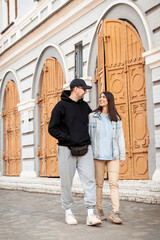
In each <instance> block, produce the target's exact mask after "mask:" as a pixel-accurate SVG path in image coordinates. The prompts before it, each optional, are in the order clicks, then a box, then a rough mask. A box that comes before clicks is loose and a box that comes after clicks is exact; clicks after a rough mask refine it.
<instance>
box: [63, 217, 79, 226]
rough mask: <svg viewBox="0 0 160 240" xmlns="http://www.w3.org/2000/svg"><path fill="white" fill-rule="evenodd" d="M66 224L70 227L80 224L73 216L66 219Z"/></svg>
mask: <svg viewBox="0 0 160 240" xmlns="http://www.w3.org/2000/svg"><path fill="white" fill-rule="evenodd" d="M65 223H67V224H68V225H76V224H78V222H77V220H76V219H75V217H74V215H73V214H67V215H66V217H65Z"/></svg>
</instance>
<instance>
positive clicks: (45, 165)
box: [37, 58, 65, 177]
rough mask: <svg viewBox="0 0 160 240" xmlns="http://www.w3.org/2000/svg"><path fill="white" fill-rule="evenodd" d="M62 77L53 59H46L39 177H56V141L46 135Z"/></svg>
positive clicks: (42, 81) (59, 93)
mask: <svg viewBox="0 0 160 240" xmlns="http://www.w3.org/2000/svg"><path fill="white" fill-rule="evenodd" d="M64 83H65V81H64V75H63V70H62V67H61V65H60V63H59V62H58V61H57V60H56V59H54V58H47V59H46V60H45V66H44V67H43V75H42V80H41V91H40V98H39V99H38V101H37V103H38V104H39V106H40V150H39V151H38V155H39V156H40V176H41V177H42V176H43V177H57V176H59V173H58V160H57V140H56V139H55V138H53V137H51V136H50V135H49V133H48V124H49V120H50V116H51V111H52V109H53V107H54V106H55V105H56V103H57V102H58V101H59V100H60V96H61V93H62V90H63V84H64Z"/></svg>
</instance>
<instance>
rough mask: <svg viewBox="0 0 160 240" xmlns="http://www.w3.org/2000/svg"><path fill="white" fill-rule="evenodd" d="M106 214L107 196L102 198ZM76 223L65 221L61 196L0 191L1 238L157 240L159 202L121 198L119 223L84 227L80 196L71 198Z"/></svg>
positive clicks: (34, 239) (158, 232)
mask: <svg viewBox="0 0 160 240" xmlns="http://www.w3.org/2000/svg"><path fill="white" fill-rule="evenodd" d="M103 207H104V212H105V214H106V216H108V215H109V213H110V211H111V202H110V200H109V199H103ZM72 210H73V213H74V214H75V216H76V218H77V220H78V223H79V224H78V225H75V226H68V225H67V224H65V223H64V211H63V209H62V208H61V203H60V195H51V194H39V193H29V192H23V191H10V190H0V240H6V239H8V240H83V239H85V240H108V239H109V240H111V239H113V240H122V239H123V240H125V239H126V240H132V239H135V240H153V239H157V240H158V239H160V205H153V204H143V203H135V202H127V201H121V217H122V219H123V220H124V223H123V224H122V225H115V224H112V223H110V222H109V221H105V222H103V223H102V225H100V226H86V208H85V206H84V201H83V198H80V197H74V205H73V208H72Z"/></svg>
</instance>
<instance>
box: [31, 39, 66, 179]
mask: <svg viewBox="0 0 160 240" xmlns="http://www.w3.org/2000/svg"><path fill="white" fill-rule="evenodd" d="M46 58H56V59H57V60H58V62H59V63H60V64H61V67H62V69H63V73H64V78H65V81H66V84H65V85H66V86H67V85H68V83H69V80H68V73H67V67H66V61H65V56H64V54H63V52H62V50H61V48H60V47H59V46H57V45H56V44H53V43H52V44H48V45H46V46H45V47H44V48H43V50H42V51H41V53H40V55H39V57H38V59H37V63H36V67H35V71H34V75H33V85H32V93H31V97H32V99H35V101H36V99H38V98H39V96H40V88H41V78H42V69H43V66H44V63H45V59H46ZM65 85H64V88H65ZM39 119H40V109H39V106H38V104H36V106H35V111H34V120H35V121H34V130H35V133H36V134H35V169H36V173H37V175H38V176H39V174H40V172H39V169H40V165H39V164H40V163H39V157H38V156H37V151H38V149H39V148H40V126H39Z"/></svg>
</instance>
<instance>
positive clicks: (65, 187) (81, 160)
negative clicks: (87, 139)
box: [58, 145, 96, 209]
mask: <svg viewBox="0 0 160 240" xmlns="http://www.w3.org/2000/svg"><path fill="white" fill-rule="evenodd" d="M58 169H59V174H60V178H61V202H62V207H63V208H64V209H69V208H71V206H72V204H73V198H72V190H71V188H72V182H73V178H74V175H75V172H76V169H77V171H78V174H79V177H80V180H81V183H82V186H83V189H84V202H85V205H86V207H87V208H94V207H95V205H96V184H95V169H94V160H93V154H92V149H91V146H90V145H89V147H88V152H87V153H86V154H85V155H84V156H80V157H79V156H78V157H75V156H72V155H71V151H70V149H69V148H68V147H66V146H58Z"/></svg>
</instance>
